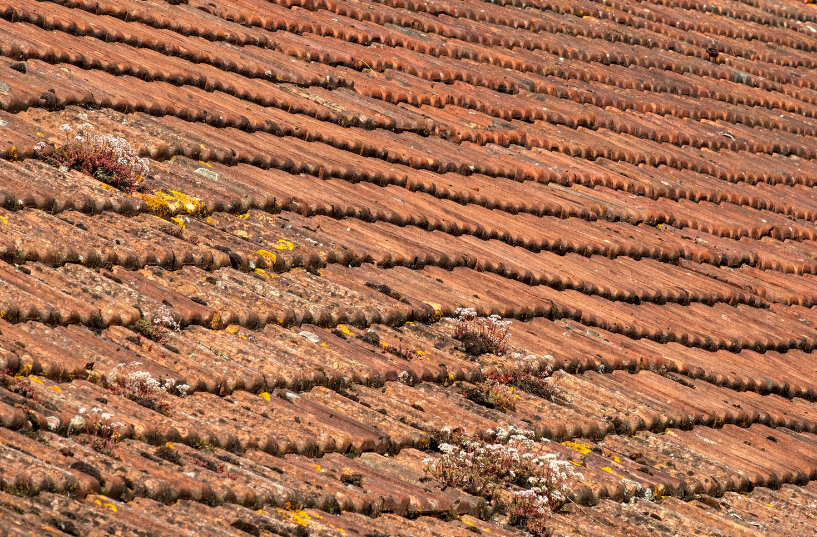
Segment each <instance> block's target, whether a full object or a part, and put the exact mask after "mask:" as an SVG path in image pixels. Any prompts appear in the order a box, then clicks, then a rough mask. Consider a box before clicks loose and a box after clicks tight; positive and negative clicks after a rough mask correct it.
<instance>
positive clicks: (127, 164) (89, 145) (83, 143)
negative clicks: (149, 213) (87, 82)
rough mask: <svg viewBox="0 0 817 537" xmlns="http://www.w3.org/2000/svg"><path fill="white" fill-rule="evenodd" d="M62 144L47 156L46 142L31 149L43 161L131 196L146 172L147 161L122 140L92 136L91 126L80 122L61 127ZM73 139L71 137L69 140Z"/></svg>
mask: <svg viewBox="0 0 817 537" xmlns="http://www.w3.org/2000/svg"><path fill="white" fill-rule="evenodd" d="M60 130H61V131H62V133H63V134H64V135H65V141H64V143H63V144H62V145H61V146H59V147H57V148H55V150H54V152H53V154H51V155H48V156H46V155H45V154H44V151H45V150H46V148H47V144H46V143H45V142H40V143H39V144H37V145H36V146H34V149H35V150H36V151H37V152H38V153H40V155H41V158H42V159H43V160H45V161H46V162H50V163H52V164H55V165H57V166H58V167H60V168H63V167H64V168H66V169H69V170H77V171H80V172H82V173H84V174H86V175H90V176H91V177H94V178H95V179H98V180H99V181H102V182H103V183H105V184H108V185H111V186H112V187H115V188H118V189H119V190H122V191H123V192H127V193H133V192H136V191H137V190H138V188H139V185H140V183H141V181H142V178H143V177H144V176H146V175H147V173H148V170H149V168H148V160H147V159H146V158H140V157H139V156H138V155H137V154H136V153H135V152H134V150H133V148H132V147H131V145H130V143H128V141H127V140H125V139H124V138H119V137H116V136H103V135H98V134H94V126H93V125H91V124H90V123H83V124H81V125H79V126H77V129H76V134H74V129H72V128H71V126H70V125H68V124H67V123H66V124H64V125H62V126H61V127H60ZM72 136H73V137H72Z"/></svg>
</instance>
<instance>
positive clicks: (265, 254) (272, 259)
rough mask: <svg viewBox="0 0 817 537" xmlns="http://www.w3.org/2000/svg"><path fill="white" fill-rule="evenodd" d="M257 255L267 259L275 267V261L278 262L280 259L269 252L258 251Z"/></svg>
mask: <svg viewBox="0 0 817 537" xmlns="http://www.w3.org/2000/svg"><path fill="white" fill-rule="evenodd" d="M255 253H256V254H258V255H260V256H261V257H263V258H264V259H266V260H267V263H269V264H270V265H275V261H277V260H278V257H277V256H276V255H275V254H274V253H272V252H268V251H267V250H256V252H255Z"/></svg>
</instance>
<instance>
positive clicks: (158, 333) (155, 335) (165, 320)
mask: <svg viewBox="0 0 817 537" xmlns="http://www.w3.org/2000/svg"><path fill="white" fill-rule="evenodd" d="M181 329H182V327H181V325H180V324H179V322H178V321H177V320H176V319H175V318H174V316H173V312H172V311H171V310H170V308H168V307H167V306H164V305H162V306H161V307H160V308H159V311H158V313H157V314H156V316H155V317H154V318H153V321H149V320H147V319H139V320H138V321H136V323H135V324H134V325H133V330H134V331H136V332H137V333H138V334H139V335H140V336H144V337H146V338H147V339H149V340H151V341H155V342H156V343H159V344H160V345H164V344H165V343H167V342H168V340H169V339H170V333H171V332H181Z"/></svg>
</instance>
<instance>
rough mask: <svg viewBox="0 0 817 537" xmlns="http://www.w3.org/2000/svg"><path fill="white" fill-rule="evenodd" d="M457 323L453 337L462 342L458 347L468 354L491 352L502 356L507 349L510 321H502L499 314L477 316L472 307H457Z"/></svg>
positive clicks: (476, 354) (509, 336) (477, 354)
mask: <svg viewBox="0 0 817 537" xmlns="http://www.w3.org/2000/svg"><path fill="white" fill-rule="evenodd" d="M455 313H456V314H457V320H456V322H457V325H456V328H455V329H454V339H458V340H460V341H461V342H462V345H461V346H460V347H458V348H459V349H460V350H461V351H463V352H466V353H468V354H471V355H474V356H479V355H480V354H485V353H492V354H496V355H497V356H502V355H503V354H505V352H506V350H507V343H508V340H509V339H510V338H511V335H510V333H509V330H510V327H511V321H503V320H502V317H500V316H499V315H490V316H488V317H478V316H477V312H476V310H474V309H473V308H457V310H456V312H455Z"/></svg>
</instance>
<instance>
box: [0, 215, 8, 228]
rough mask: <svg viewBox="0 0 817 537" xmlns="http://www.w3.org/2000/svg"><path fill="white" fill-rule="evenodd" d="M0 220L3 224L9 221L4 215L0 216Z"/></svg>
mask: <svg viewBox="0 0 817 537" xmlns="http://www.w3.org/2000/svg"><path fill="white" fill-rule="evenodd" d="M0 222H3V225H6V226H7V225H9V221H8V219H7V218H6V217H5V216H0Z"/></svg>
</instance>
